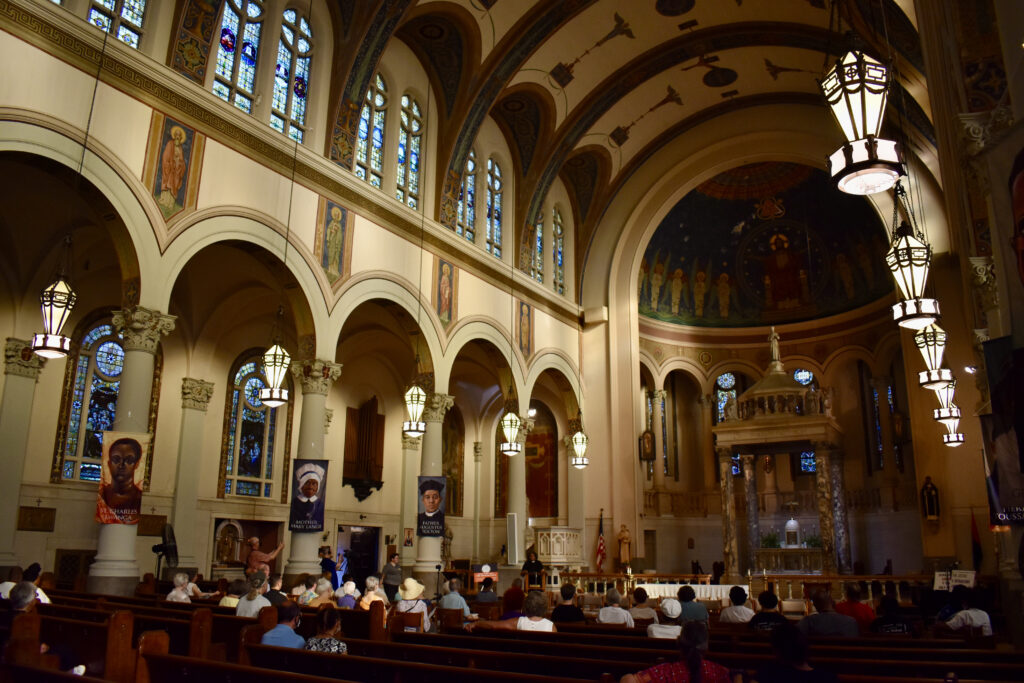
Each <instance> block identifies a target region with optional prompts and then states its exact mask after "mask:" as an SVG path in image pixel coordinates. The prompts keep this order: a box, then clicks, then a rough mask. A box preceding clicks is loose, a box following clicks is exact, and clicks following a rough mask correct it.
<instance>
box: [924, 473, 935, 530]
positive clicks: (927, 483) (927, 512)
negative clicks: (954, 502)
mask: <svg viewBox="0 0 1024 683" xmlns="http://www.w3.org/2000/svg"><path fill="white" fill-rule="evenodd" d="M921 513H922V514H923V515H924V518H925V519H926V520H928V521H929V522H937V521H939V487H937V486H936V485H935V484H933V483H932V478H931V477H925V478H924V486H922V487H921Z"/></svg>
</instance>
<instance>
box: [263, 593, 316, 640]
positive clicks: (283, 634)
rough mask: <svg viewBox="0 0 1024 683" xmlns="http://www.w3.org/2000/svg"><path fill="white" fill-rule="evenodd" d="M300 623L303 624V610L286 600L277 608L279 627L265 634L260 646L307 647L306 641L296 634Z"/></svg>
mask: <svg viewBox="0 0 1024 683" xmlns="http://www.w3.org/2000/svg"><path fill="white" fill-rule="evenodd" d="M264 599H265V598H264ZM300 623H302V610H301V609H300V608H299V606H298V604H297V603H295V602H294V601H292V600H285V601H284V602H282V603H281V606H280V607H278V608H277V626H275V627H274V628H272V629H270V630H269V631H267V632H266V633H264V634H263V637H262V638H260V644H262V645H274V646H276V647H294V648H301V647H305V646H306V641H305V640H303V639H302V636H300V635H299V634H298V633H296V632H295V629H297V628H298V627H299V624H300Z"/></svg>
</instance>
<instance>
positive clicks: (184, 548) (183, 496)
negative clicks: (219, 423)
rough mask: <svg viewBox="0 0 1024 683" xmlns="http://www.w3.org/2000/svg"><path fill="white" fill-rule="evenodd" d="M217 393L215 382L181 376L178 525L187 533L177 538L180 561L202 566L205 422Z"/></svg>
mask: <svg viewBox="0 0 1024 683" xmlns="http://www.w3.org/2000/svg"><path fill="white" fill-rule="evenodd" d="M211 396H213V382H206V381H204V380H201V379H192V378H191V377H182V378H181V433H180V436H179V437H178V472H177V476H176V481H175V486H174V515H173V517H172V519H173V520H174V526H175V527H176V528H177V529H179V530H180V531H182V532H184V533H179V534H178V535H177V537H176V540H177V542H178V564H179V565H180V566H182V567H199V566H200V562H199V557H198V556H197V555H196V554H195V553H196V545H195V533H194V531H193V530H194V529H195V528H196V501H197V500H198V499H199V475H200V473H201V472H202V466H201V461H202V452H203V422H204V421H205V420H206V408H207V406H208V405H209V404H210V397H211Z"/></svg>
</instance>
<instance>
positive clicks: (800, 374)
mask: <svg viewBox="0 0 1024 683" xmlns="http://www.w3.org/2000/svg"><path fill="white" fill-rule="evenodd" d="M793 379H795V380H796V381H797V382H799V383H800V384H802V385H804V386H805V387H806V386H807V385H809V384H810V383H811V382H813V381H814V373H813V372H811V371H810V370H808V369H807V368H797V369H796V370H794V371H793Z"/></svg>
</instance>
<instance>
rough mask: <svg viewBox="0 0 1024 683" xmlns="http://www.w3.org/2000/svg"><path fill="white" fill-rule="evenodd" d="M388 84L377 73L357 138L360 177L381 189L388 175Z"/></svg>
mask: <svg viewBox="0 0 1024 683" xmlns="http://www.w3.org/2000/svg"><path fill="white" fill-rule="evenodd" d="M387 107H388V85H387V83H386V82H385V81H384V78H383V77H382V76H381V75H380V74H377V75H376V76H374V78H373V85H371V86H370V88H369V90H367V91H366V102H364V103H363V109H362V111H361V112H360V114H359V134H358V137H357V139H356V175H357V176H359V177H360V178H362V179H363V180H365V181H367V182H368V183H370V184H371V185H373V186H374V187H380V186H381V182H382V179H383V175H382V174H383V173H384V125H385V123H386V122H387V113H388V109H387Z"/></svg>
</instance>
